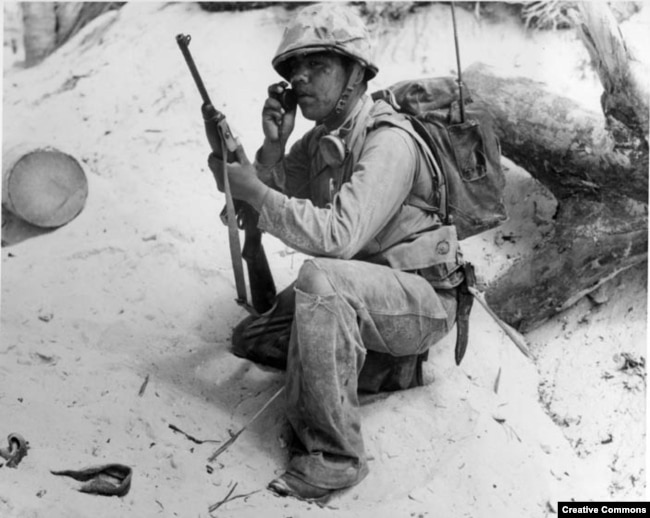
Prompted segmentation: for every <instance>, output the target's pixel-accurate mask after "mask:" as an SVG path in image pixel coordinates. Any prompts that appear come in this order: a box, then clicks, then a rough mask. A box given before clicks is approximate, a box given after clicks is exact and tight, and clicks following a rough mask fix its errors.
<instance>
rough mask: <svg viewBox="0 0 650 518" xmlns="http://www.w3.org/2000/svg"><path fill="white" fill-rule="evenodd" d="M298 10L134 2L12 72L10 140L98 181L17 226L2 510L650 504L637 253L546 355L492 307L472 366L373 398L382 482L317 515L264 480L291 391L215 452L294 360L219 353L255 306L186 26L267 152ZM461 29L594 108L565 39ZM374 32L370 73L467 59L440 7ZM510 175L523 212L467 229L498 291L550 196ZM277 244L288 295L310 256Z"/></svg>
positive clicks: (271, 246) (429, 68)
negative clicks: (61, 472) (103, 477)
mask: <svg viewBox="0 0 650 518" xmlns="http://www.w3.org/2000/svg"><path fill="white" fill-rule="evenodd" d="M286 18H287V14H286V13H285V12H284V10H282V9H280V8H270V9H265V10H261V11H252V12H246V13H220V14H208V13H205V12H202V11H200V10H199V8H198V6H196V5H193V4H157V3H132V4H128V5H126V6H125V7H124V8H123V9H122V10H121V11H119V12H113V13H107V14H105V15H104V16H102V17H100V18H99V19H97V20H95V21H94V22H93V23H91V25H89V26H88V27H86V28H85V29H84V30H83V31H82V32H81V33H80V34H78V35H77V36H76V37H75V38H74V39H73V40H72V41H70V42H69V44H67V45H66V46H64V47H63V48H61V49H59V51H57V52H56V53H55V54H54V55H52V56H50V57H49V58H48V59H47V60H46V61H45V62H43V63H42V64H41V65H39V66H37V67H34V68H32V69H28V70H25V69H23V68H22V67H21V66H20V63H17V64H16V65H14V66H11V63H9V64H7V63H5V73H4V84H3V86H4V88H3V92H4V103H3V108H4V117H3V145H4V148H5V150H6V149H8V148H9V147H10V146H11V145H13V144H15V143H18V142H23V141H29V142H45V143H47V144H49V145H51V146H54V147H58V148H59V149H61V150H63V151H65V152H68V153H70V154H71V155H72V156H75V157H76V158H77V159H78V160H79V161H80V163H81V164H82V165H83V167H84V169H85V171H86V174H87V176H88V181H89V187H90V194H89V198H88V200H87V204H86V207H85V209H84V211H83V212H82V213H81V214H80V215H79V216H78V217H77V218H76V219H75V220H73V221H72V222H71V223H69V224H68V225H66V226H64V227H62V228H59V229H57V230H55V231H52V232H48V233H41V232H39V233H36V232H33V229H32V231H31V232H30V231H29V229H26V228H25V227H24V226H22V227H21V226H20V225H19V224H18V223H17V222H11V221H7V220H5V223H6V225H4V226H3V239H4V240H5V241H7V242H8V243H10V246H5V247H3V248H2V315H1V318H2V321H1V323H2V341H1V345H0V408H2V418H1V419H0V437H3V434H4V435H5V436H6V435H8V434H9V433H14V432H16V433H20V434H22V435H23V436H24V437H25V438H26V439H27V440H28V441H29V443H30V450H29V454H28V456H27V457H26V458H25V459H24V460H23V461H22V462H21V464H20V465H19V467H18V468H17V469H10V468H6V467H3V468H0V515H1V516H3V517H4V516H7V517H45V516H47V517H48V518H58V517H65V518H74V517H88V516H93V517H96V518H100V517H115V516H134V517H136V516H137V517H149V516H151V517H154V516H164V517H167V516H169V517H172V516H179V517H208V516H219V517H253V516H255V517H257V516H260V515H261V513H263V515H264V516H269V517H278V518H279V517H286V518H288V517H294V518H295V517H303V516H309V517H320V516H342V517H361V518H364V517H373V518H379V517H381V518H383V517H393V516H413V517H432V516H443V517H446V516H450V517H451V516H457V517H463V516H467V517H470V516H471V517H486V518H487V517H494V516H502V517H513V518H514V517H520V516H531V517H542V516H552V515H553V514H554V513H555V511H556V509H555V508H556V504H557V501H558V500H568V499H572V498H573V499H576V500H585V499H606V500H609V499H627V500H634V499H637V500H638V499H642V498H644V497H645V488H646V474H645V453H646V447H645V443H646V440H645V435H646V426H645V424H646V403H645V399H646V398H645V396H646V373H645V356H646V308H647V304H646V301H647V289H646V286H647V273H646V265H645V264H644V265H640V266H638V267H635V268H632V269H630V270H628V271H627V272H626V273H624V274H622V275H620V276H619V277H618V278H616V279H615V280H613V281H611V282H609V283H607V284H606V285H604V286H603V287H602V288H601V289H600V290H599V291H598V292H597V293H594V294H592V296H590V297H587V298H584V299H582V300H581V301H579V302H578V303H577V304H576V305H575V306H573V307H572V308H570V309H569V310H567V311H565V312H563V313H562V314H560V315H558V317H557V318H555V319H553V320H552V321H550V322H548V323H547V324H545V325H543V326H542V327H540V328H538V329H536V330H534V331H532V332H530V333H529V334H528V335H527V336H526V339H527V341H528V343H529V344H530V347H531V350H532V352H533V355H534V358H535V361H534V362H531V361H529V360H527V359H526V358H525V357H524V356H523V355H522V354H521V353H520V352H519V351H518V350H517V349H516V348H515V347H514V345H513V344H512V343H511V342H510V341H509V340H508V339H507V338H506V337H505V336H504V334H503V332H502V331H501V330H500V329H499V328H498V327H497V326H496V325H495V323H494V322H493V321H492V320H491V319H490V317H489V316H488V315H487V314H486V313H485V312H484V310H483V309H482V308H481V307H480V306H478V305H476V306H475V309H474V310H473V313H472V322H471V336H470V345H469V350H468V354H467V356H466V359H465V360H464V361H463V364H462V365H461V367H456V366H455V365H454V363H453V353H452V350H453V343H452V341H451V340H445V341H444V343H441V344H439V345H438V346H437V347H436V348H435V349H434V350H433V351H432V355H431V358H430V360H429V362H428V364H427V366H426V375H427V380H428V382H429V383H428V384H427V386H425V387H422V388H418V389H414V390H410V391H406V392H401V393H395V394H391V395H382V396H380V397H374V398H365V399H364V400H363V404H362V414H363V423H364V434H365V439H366V443H367V449H368V452H369V454H370V456H371V459H372V460H371V462H370V468H371V472H370V475H369V476H368V478H367V479H366V480H365V481H364V482H363V483H362V484H361V485H360V486H358V487H356V488H353V489H352V490H350V491H348V492H346V493H343V494H342V495H340V496H338V497H337V498H335V499H333V500H332V501H331V502H330V503H329V504H328V505H327V506H326V507H323V508H321V507H319V506H316V505H313V504H306V503H303V502H299V501H295V500H291V499H286V498H279V497H275V496H274V495H272V494H271V493H269V492H268V491H266V490H265V486H266V484H267V483H268V481H269V480H270V479H271V478H273V477H274V476H275V475H276V474H279V473H281V472H282V471H283V468H284V465H285V462H286V441H285V437H286V423H285V421H284V418H283V413H282V401H281V400H277V401H275V402H274V403H273V404H272V405H271V406H270V407H269V409H268V410H267V411H266V412H265V413H264V414H263V415H262V416H261V417H260V418H259V420H257V421H256V422H255V423H254V424H253V425H252V426H251V427H250V428H249V429H248V430H247V431H246V432H245V433H244V434H242V435H241V436H240V437H239V439H238V440H237V441H236V442H235V443H234V444H233V445H232V446H231V447H230V448H229V449H228V450H227V451H226V452H225V453H224V454H223V455H221V456H220V457H219V458H218V459H217V461H216V462H214V463H212V464H211V465H208V463H207V459H208V457H209V456H210V454H211V453H212V452H213V451H214V450H215V449H216V448H217V447H218V446H219V444H220V443H223V442H224V441H225V440H227V439H228V437H229V432H232V431H236V430H238V429H239V427H241V426H242V425H243V424H244V423H245V422H246V421H247V420H248V419H249V418H250V417H251V416H252V415H253V414H254V413H255V412H256V411H257V410H258V409H259V408H260V407H261V406H262V405H263V404H264V403H265V402H266V401H267V400H268V398H269V397H270V396H271V395H272V394H273V393H275V391H276V390H277V389H278V388H279V387H280V386H281V385H282V382H283V374H282V373H281V372H277V371H272V370H264V369H261V368H259V367H257V366H255V365H253V364H251V363H249V362H247V361H244V360H241V359H238V358H235V357H234V356H232V355H231V354H230V353H229V352H228V343H229V338H230V331H231V328H232V326H233V325H234V324H235V323H236V322H237V321H239V319H241V318H242V317H243V316H244V314H243V312H242V310H241V309H240V308H238V307H237V306H236V305H235V303H234V302H233V298H234V293H235V292H234V287H233V280H232V272H231V267H230V259H229V254H228V248H227V244H226V243H227V232H226V229H225V227H223V226H222V225H221V223H220V221H219V218H218V215H219V211H220V210H221V207H222V205H223V198H222V195H220V194H219V193H218V192H217V191H216V188H215V186H214V181H213V179H212V177H211V174H210V173H209V171H208V170H207V167H206V165H205V163H206V156H207V145H206V143H205V142H204V137H203V134H202V127H201V122H200V112H199V105H200V102H199V98H198V93H197V92H196V90H195V88H194V86H193V84H192V82H191V79H190V76H189V73H188V71H187V68H186V66H185V63H184V62H183V60H182V57H181V55H180V52H179V51H178V48H177V47H176V43H175V36H176V34H178V33H180V32H184V33H189V34H191V35H192V45H191V49H192V51H193V53H194V56H195V59H196V61H197V64H198V66H199V68H200V69H201V72H202V73H203V75H204V78H205V81H206V85H207V87H208V89H209V91H210V93H211V95H212V98H213V101H214V103H215V105H216V107H217V108H219V109H221V110H223V111H224V112H225V113H226V115H227V116H228V117H229V119H230V121H231V125H232V126H233V127H235V129H236V130H237V131H238V133H239V134H240V136H241V138H242V141H243V142H244V145H245V147H246V148H247V149H248V150H249V154H252V153H253V152H254V150H255V149H256V147H257V145H258V144H259V142H260V138H261V130H260V122H259V112H260V108H261V103H262V101H263V97H264V92H265V90H266V85H267V84H269V83H271V82H273V81H275V80H276V78H275V76H274V73H273V71H272V69H271V67H270V66H269V63H270V59H271V57H272V54H273V51H274V50H275V48H276V45H277V42H278V41H279V38H280V35H281V30H282V27H283V25H284V23H285V21H286ZM459 24H460V28H461V35H462V36H463V37H462V44H463V52H464V54H463V56H464V63H467V64H470V63H471V62H473V61H477V60H480V61H482V62H485V63H488V64H490V65H492V66H494V67H495V68H497V69H498V70H499V71H500V72H501V73H503V74H504V75H525V76H527V77H532V78H534V79H538V80H540V81H545V82H547V84H548V88H549V89H551V90H553V91H556V92H564V93H565V94H566V95H568V96H571V97H573V98H575V99H577V100H579V101H581V102H582V103H584V104H585V105H586V106H587V107H590V108H593V109H594V110H598V109H599V108H598V96H599V87H598V84H597V81H595V79H594V77H593V75H592V74H591V73H590V72H589V71H588V68H587V66H586V62H587V61H586V60H587V57H586V53H585V51H584V49H582V46H581V44H580V43H579V42H578V41H576V39H575V37H574V36H573V35H572V34H571V33H570V32H562V33H540V34H531V33H527V32H525V31H523V30H522V29H521V27H519V26H518V24H517V23H515V22H514V21H513V20H511V19H509V18H507V17H497V18H495V19H481V20H478V19H476V18H475V17H474V16H473V15H472V14H471V13H469V12H465V11H461V12H459ZM647 28H648V22H647V17H645V16H640V17H637V18H636V19H635V20H634V21H633V23H632V22H630V23H628V24H626V25H625V26H624V30H625V31H624V32H625V33H626V34H629V35H631V36H630V37H632V36H633V35H637V37H636V39H635V40H634V41H635V42H637V44H638V42H639V39H638V35H639V34H643V35H645V34H650V31H648V30H647ZM374 30H375V34H376V36H377V43H376V47H377V51H378V62H379V65H380V68H381V70H382V71H381V73H380V75H379V76H378V78H377V80H376V82H375V86H376V87H377V88H380V87H382V86H387V85H388V84H390V83H392V82H394V81H396V80H399V79H403V78H405V77H417V76H419V75H423V74H426V75H443V74H447V73H449V72H450V70H451V69H452V68H453V64H454V56H453V47H452V40H451V33H450V24H449V13H448V11H446V10H445V8H444V7H440V6H433V7H428V8H426V9H423V10H422V11H420V13H419V14H418V16H416V17H412V18H410V19H407V20H405V21H402V22H400V23H398V24H397V25H396V26H394V27H392V28H387V27H386V26H384V25H381V26H378V27H375V28H374ZM644 37H645V36H644ZM641 43H643V41H642V42H641ZM645 43H647V37H646V40H645ZM307 127H308V126H307V125H306V124H303V125H302V126H301V127H298V128H297V133H300V131H301V130H303V129H306V128H307ZM504 166H505V168H506V174H507V178H508V191H507V200H508V204H509V210H510V216H511V218H510V221H509V222H508V223H507V224H506V225H504V226H503V227H502V228H500V229H497V230H493V231H490V232H487V233H484V234H482V235H480V236H477V237H474V238H472V239H470V240H467V241H466V242H464V243H463V245H464V246H463V248H464V251H465V255H466V256H467V257H468V258H469V259H470V260H471V261H472V262H474V263H475V264H476V265H477V268H478V272H479V276H480V279H481V281H482V282H485V283H488V282H490V279H492V278H494V277H495V276H496V275H497V273H498V272H499V271H501V269H502V268H505V267H506V266H507V264H509V262H511V261H515V260H517V258H519V257H521V256H523V255H525V254H529V253H532V249H533V247H534V245H535V243H537V242H539V240H541V239H543V236H544V235H545V234H546V233H548V232H549V231H551V230H552V220H551V217H552V214H553V211H554V200H553V199H552V197H551V196H550V195H549V194H548V193H547V191H546V190H545V189H544V188H543V187H542V186H541V185H539V184H538V183H536V182H534V181H533V180H531V178H530V177H529V176H528V175H527V174H526V173H525V171H522V170H521V169H519V168H518V167H517V166H516V165H514V164H512V163H511V162H509V161H508V160H507V159H504ZM36 234H40V235H36ZM503 236H508V237H509V239H507V240H504V239H503ZM511 236H512V237H511ZM27 237H28V238H27ZM265 244H266V248H267V254H268V255H269V257H270V261H271V263H272V268H273V271H274V275H275V277H276V283H277V284H278V286H279V287H283V286H285V285H286V284H288V283H289V282H290V281H291V280H292V279H293V278H294V277H295V275H296V273H297V270H298V268H299V267H300V264H301V261H302V257H301V256H300V255H299V254H295V253H293V252H292V251H291V250H289V249H287V248H286V247H284V245H282V244H281V243H279V242H276V241H275V240H273V239H270V238H269V239H266V240H265ZM145 380H148V381H147V383H146V384H145ZM172 427H176V428H178V429H180V430H182V431H184V432H186V434H189V435H190V436H192V437H194V438H195V439H199V442H200V443H197V442H196V441H192V440H190V439H189V438H188V436H187V435H184V434H182V433H179V432H178V431H175V430H174V429H173V428H172ZM0 444H1V443H0ZM104 463H123V464H127V465H129V466H131V467H132V468H133V470H134V476H133V477H134V478H133V483H132V487H131V490H130V492H129V493H128V495H126V496H124V497H122V498H118V497H103V496H95V495H88V494H83V493H80V492H78V491H77V489H78V487H79V486H80V484H79V483H78V482H76V481H74V480H72V479H66V478H60V477H55V476H53V475H52V474H51V473H50V470H58V469H81V468H84V467H88V466H94V465H99V464H104ZM228 495H230V497H231V500H230V501H228V502H225V503H223V504H222V505H221V506H220V507H219V508H218V509H217V510H215V511H214V512H212V513H210V512H209V511H208V510H209V508H210V506H211V505H214V504H216V503H218V502H221V501H223V500H224V499H225V498H226V497H227V496H228Z"/></svg>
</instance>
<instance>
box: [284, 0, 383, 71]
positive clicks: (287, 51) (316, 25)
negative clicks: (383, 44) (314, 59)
mask: <svg viewBox="0 0 650 518" xmlns="http://www.w3.org/2000/svg"><path fill="white" fill-rule="evenodd" d="M323 51H329V52H336V53H337V54H342V55H344V56H347V57H349V58H352V59H354V60H355V61H357V62H358V63H360V64H361V65H362V66H363V67H364V68H365V80H366V81H368V80H370V79H372V78H373V77H375V76H376V75H377V72H378V71H379V69H378V68H377V65H375V64H374V63H373V62H372V57H371V51H370V39H369V37H368V30H367V29H366V26H365V24H364V23H363V20H362V19H361V18H360V17H359V16H358V15H356V14H355V13H354V12H352V11H351V10H350V9H348V8H346V7H345V6H343V5H340V4H339V5H337V3H336V2H329V3H322V4H314V5H309V6H307V7H303V8H302V9H301V10H300V11H299V12H298V14H296V17H295V18H294V20H293V21H292V22H291V23H290V24H289V25H288V26H287V28H286V29H285V31H284V35H283V36H282V41H281V42H280V46H279V47H278V50H277V51H276V53H275V57H274V58H273V61H272V65H273V68H275V70H276V71H277V72H278V74H280V75H281V76H282V77H284V78H285V79H287V80H289V79H290V77H289V76H290V73H291V72H290V70H289V67H288V61H289V59H290V58H292V57H294V56H298V55H302V54H310V53H313V52H323Z"/></svg>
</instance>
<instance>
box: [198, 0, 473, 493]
mask: <svg viewBox="0 0 650 518" xmlns="http://www.w3.org/2000/svg"><path fill="white" fill-rule="evenodd" d="M370 54H371V53H370V42H369V38H368V33H367V29H366V27H365V25H364V23H363V21H362V20H361V19H360V18H359V17H358V16H357V15H356V14H355V13H354V12H352V11H351V10H350V8H348V7H346V6H343V5H341V4H337V3H335V2H332V3H327V4H317V5H310V6H307V7H305V8H303V9H302V10H301V11H299V12H298V13H297V15H296V17H295V19H294V20H293V22H291V23H290V24H289V26H288V27H287V29H286V31H285V33H284V36H283V39H282V41H281V43H280V46H279V48H278V51H277V53H276V55H275V57H274V58H273V61H272V65H273V67H274V68H275V70H276V71H277V72H278V73H279V74H280V75H281V76H282V77H283V78H284V79H286V80H287V81H289V82H290V83H291V90H286V86H287V85H286V83H277V84H274V85H271V86H270V87H269V97H268V99H266V101H265V103H264V107H263V110H262V125H263V131H264V143H263V144H262V147H261V148H260V149H259V151H258V152H257V154H256V156H255V161H254V164H250V163H246V161H244V163H232V164H228V167H227V174H228V178H229V181H230V185H231V191H232V194H233V197H234V198H237V199H240V200H244V201H246V202H247V203H249V204H250V205H252V206H253V207H254V208H255V209H256V210H257V211H259V215H260V218H259V226H260V228H261V229H262V230H264V231H266V232H268V233H269V234H272V235H273V236H276V237H277V238H279V239H280V240H282V241H283V242H284V243H285V244H286V245H287V246H290V247H292V248H294V249H296V250H298V251H300V252H303V253H305V254H308V255H310V256H311V258H310V259H308V260H306V261H305V262H304V264H303V265H302V267H301V269H300V271H299V274H298V277H297V279H296V281H295V283H294V284H292V285H291V286H290V287H289V288H288V289H287V290H285V291H284V292H283V293H281V294H280V296H279V297H278V300H277V302H276V305H275V306H274V308H273V309H272V310H270V311H269V312H267V314H265V315H263V316H262V317H260V318H258V319H254V318H252V317H249V318H247V319H246V320H245V321H244V322H242V324H240V325H239V326H238V327H237V328H236V329H235V333H234V336H233V345H234V349H235V354H238V355H241V356H245V357H248V358H250V359H253V360H255V361H260V362H264V363H268V364H271V365H274V366H278V367H285V366H286V370H287V374H286V413H287V418H288V421H289V423H290V425H291V428H292V430H293V434H294V440H293V444H292V447H291V458H290V460H289V466H288V469H287V471H286V473H284V474H283V475H281V476H280V477H278V478H277V479H275V480H273V481H272V482H271V483H270V484H269V488H270V489H271V490H272V491H274V492H276V493H278V494H280V495H289V496H294V497H297V498H300V499H304V500H323V499H326V498H328V497H329V496H330V495H331V494H332V493H334V492H336V491H338V490H342V489H345V488H348V487H351V486H353V485H355V484H358V483H359V482H360V481H361V480H362V479H363V478H364V477H365V476H366V475H367V473H368V461H367V458H366V453H365V449H364V444H363V438H362V433H361V422H360V414H359V400H358V391H360V390H369V391H377V390H393V389H399V388H408V387H410V386H413V385H417V384H421V379H418V377H417V373H418V372H419V371H418V367H419V365H420V362H421V361H422V360H423V358H425V357H426V352H427V350H428V349H429V347H431V346H432V345H434V344H436V343H437V342H438V341H439V340H440V339H441V338H443V337H444V336H445V335H446V334H447V333H448V332H449V331H450V329H451V328H452V327H453V325H454V323H455V321H456V310H457V300H456V287H457V286H458V285H459V284H460V283H461V282H462V280H463V276H462V272H461V270H460V264H461V262H462V261H461V256H460V251H459V248H458V240H457V238H456V231H455V228H454V227H453V226H449V225H443V224H442V222H441V219H440V216H439V214H438V211H437V209H436V207H440V206H441V205H440V203H441V200H440V199H439V198H440V196H441V195H440V190H439V188H438V181H437V177H436V174H435V166H434V164H433V163H432V160H433V159H432V157H431V155H430V153H428V152H427V151H426V150H425V146H424V145H423V143H422V142H421V141H418V140H417V139H416V138H414V136H413V131H412V128H411V126H410V123H409V122H408V121H407V120H406V119H405V117H404V116H402V115H400V114H398V113H396V111H395V110H394V108H393V107H391V105H390V104H389V103H387V102H384V101H376V102H373V100H372V99H371V97H370V96H368V95H367V93H366V90H367V85H368V81H369V80H371V79H372V78H373V77H374V76H375V75H376V74H377V72H378V68H377V66H376V64H375V63H374V62H373V60H372V57H371V55H370ZM288 92H293V95H294V96H295V98H296V99H297V105H298V107H299V108H300V111H301V113H302V115H303V116H304V117H305V118H306V119H308V120H310V121H314V123H315V125H314V127H313V128H312V129H311V130H309V131H308V132H307V133H306V134H305V135H303V136H302V138H300V139H298V140H297V142H295V143H294V144H293V145H292V146H291V149H290V150H289V151H288V153H287V152H286V150H285V146H286V145H287V140H288V138H289V136H290V134H291V132H292V130H293V128H294V122H295V117H296V109H295V108H292V107H291V106H290V105H289V106H287V105H285V106H283V104H282V103H281V102H280V100H281V99H282V97H283V96H285V97H286V95H288ZM386 122H389V123H386ZM209 164H210V167H211V169H212V170H213V172H214V173H215V175H216V176H217V177H218V176H219V174H220V171H221V165H220V163H219V162H218V160H217V159H216V158H215V157H214V156H211V157H210V159H209ZM218 181H219V178H218ZM282 322H284V323H285V324H282ZM287 322H288V323H287Z"/></svg>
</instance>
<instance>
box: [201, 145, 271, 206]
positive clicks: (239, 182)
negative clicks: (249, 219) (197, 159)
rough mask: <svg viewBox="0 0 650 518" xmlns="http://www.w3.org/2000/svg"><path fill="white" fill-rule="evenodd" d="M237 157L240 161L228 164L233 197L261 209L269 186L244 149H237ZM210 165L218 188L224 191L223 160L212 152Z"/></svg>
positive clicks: (227, 168) (227, 171)
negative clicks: (258, 175)
mask: <svg viewBox="0 0 650 518" xmlns="http://www.w3.org/2000/svg"><path fill="white" fill-rule="evenodd" d="M237 158H238V159H239V162H230V163H227V164H226V174H227V175H228V183H229V184H230V192H231V193H232V197H233V198H235V199H237V200H244V201H246V202H248V203H249V204H250V205H252V206H253V207H255V208H256V209H259V207H260V206H261V203H262V201H263V199H264V194H265V193H266V191H267V190H268V187H267V186H266V185H264V184H263V183H262V181H261V180H260V179H259V178H258V177H257V171H256V170H255V166H254V165H253V164H251V163H250V161H249V160H248V157H247V156H246V154H245V153H244V152H243V149H238V150H237ZM208 167H209V168H210V170H211V171H212V174H213V175H214V178H215V180H216V181H217V188H218V189H219V190H220V191H221V192H224V190H225V186H224V177H223V169H224V168H223V161H222V160H220V159H219V158H218V157H217V156H216V155H215V154H214V153H211V154H210V156H209V157H208Z"/></svg>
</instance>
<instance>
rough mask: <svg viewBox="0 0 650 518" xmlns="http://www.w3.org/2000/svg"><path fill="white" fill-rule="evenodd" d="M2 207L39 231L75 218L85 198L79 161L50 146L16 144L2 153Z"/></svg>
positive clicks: (83, 178)
mask: <svg viewBox="0 0 650 518" xmlns="http://www.w3.org/2000/svg"><path fill="white" fill-rule="evenodd" d="M2 158H3V171H2V205H3V207H4V208H5V209H6V210H8V211H9V212H11V213H12V214H13V215H15V216H18V217H19V218H20V219H22V220H24V221H26V222H27V223H30V224H32V225H35V226H37V227H41V228H56V227H60V226H61V225H65V224H66V223H68V222H70V221H71V220H72V219H73V218H75V217H76V216H77V215H78V214H79V213H80V212H81V210H82V209H83V207H84V205H85V203H86V198H87V196H88V181H87V179H86V175H85V173H84V171H83V169H82V168H81V166H80V164H79V162H77V160H76V159H75V158H74V157H72V156H71V155H69V154H67V153H64V152H63V151H60V150H58V149H55V148H53V147H50V146H41V145H32V144H20V145H17V146H15V147H9V148H8V149H7V150H6V151H5V152H4V153H3V157H2Z"/></svg>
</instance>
